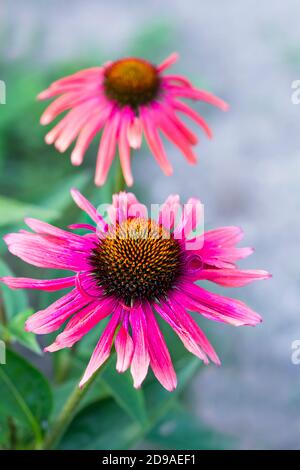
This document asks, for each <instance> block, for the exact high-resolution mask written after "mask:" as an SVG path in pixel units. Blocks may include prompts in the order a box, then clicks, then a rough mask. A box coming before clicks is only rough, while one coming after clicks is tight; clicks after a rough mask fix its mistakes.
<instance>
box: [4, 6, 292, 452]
mask: <svg viewBox="0 0 300 470" xmlns="http://www.w3.org/2000/svg"><path fill="white" fill-rule="evenodd" d="M0 4H1V19H0V25H5V27H6V28H7V27H9V28H10V30H11V31H12V32H13V34H10V36H9V38H10V42H9V44H7V45H6V46H7V50H8V51H9V55H10V57H11V58H12V59H13V58H14V57H16V58H17V57H20V56H22V54H24V53H25V51H26V50H27V48H28V47H30V44H31V43H32V41H33V40H35V41H38V40H37V39H36V37H37V36H36V33H37V32H42V33H43V39H42V40H41V41H40V43H38V44H37V45H38V49H37V50H38V52H37V53H36V57H35V59H36V60H37V61H40V62H41V63H47V64H49V63H50V64H51V63H56V62H59V61H60V60H65V59H69V58H73V57H76V56H80V57H81V56H84V55H85V54H90V52H91V50H92V51H93V53H94V54H95V53H96V52H97V50H99V55H100V51H101V60H102V57H103V56H104V58H110V57H111V58H117V57H119V56H122V55H123V54H124V53H127V54H128V53H129V54H130V53H131V51H138V50H139V46H140V44H139V32H141V31H143V30H147V28H148V29H149V31H150V30H151V28H152V27H153V28H157V31H158V35H159V34H161V37H162V39H161V40H158V41H157V46H156V43H155V41H154V44H152V47H153V48H154V50H155V54H153V52H152V56H151V57H149V58H150V59H152V58H153V59H155V60H156V61H157V62H158V61H160V60H162V59H163V58H164V56H165V55H167V54H168V53H170V52H172V51H173V50H177V51H178V52H179V53H180V56H181V60H180V61H179V62H178V63H177V64H176V65H175V66H174V69H173V70H174V71H175V70H176V71H177V72H178V73H182V74H186V75H187V76H188V77H190V78H191V79H192V80H193V81H194V82H195V83H196V84H201V85H203V87H205V88H207V89H209V90H211V91H213V92H214V93H216V94H217V95H219V96H221V97H222V98H224V99H225V100H227V101H228V102H229V103H230V105H231V108H230V110H229V112H228V113H226V114H224V113H222V112H220V111H218V110H217V109H212V108H209V106H206V105H205V104H197V105H196V108H197V110H198V111H201V112H202V113H203V114H204V115H205V117H206V118H207V120H208V122H209V123H210V125H211V127H212V129H213V131H214V139H213V140H212V141H207V140H206V139H205V136H203V139H201V142H200V144H199V146H198V148H197V149H196V151H197V153H198V155H199V157H200V158H199V159H200V162H199V165H198V166H197V167H190V166H188V165H187V164H186V162H185V160H184V159H183V158H182V156H181V155H180V154H179V153H178V152H177V150H176V149H175V148H174V147H173V146H171V145H170V146H168V147H167V149H168V152H169V155H170V158H171V160H172V163H173V164H174V170H175V171H174V176H173V177H172V178H167V177H165V176H163V174H162V173H161V172H160V170H159V168H158V167H157V166H156V164H155V163H154V161H153V159H152V157H151V155H150V153H149V152H145V153H144V155H142V154H141V153H137V154H136V155H135V157H134V176H135V180H136V181H137V184H136V186H135V188H134V189H136V190H137V191H141V188H142V189H143V191H144V197H145V199H146V201H147V202H154V203H156V202H160V201H162V200H163V199H164V198H165V197H166V196H167V195H168V194H169V193H179V194H180V195H181V197H182V198H183V199H186V198H189V197H190V196H195V197H199V198H200V199H201V200H202V201H203V203H204V205H205V215H206V228H212V227H216V226H220V225H233V224H236V225H240V226H242V227H243V228H244V229H245V232H246V236H245V243H246V244H247V245H251V246H254V247H255V248H256V252H255V253H254V255H252V257H251V258H249V260H246V261H244V262H243V263H242V265H243V266H245V267H249V268H251V267H253V268H261V269H267V270H269V271H270V272H271V273H272V274H273V279H272V280H271V281H267V282H266V281H265V282H261V283H257V284H253V285H251V286H249V287H247V288H243V289H237V290H236V291H234V290H231V291H230V292H229V291H226V293H228V294H229V295H230V296H235V297H238V298H240V299H242V300H244V301H246V302H247V303H249V304H250V305H251V306H252V307H253V308H254V309H255V310H257V311H258V312H259V313H260V314H261V315H262V316H263V318H264V322H263V324H262V325H261V326H258V327H257V328H255V329H252V328H234V327H229V326H224V325H220V324H214V325H211V324H209V322H208V321H205V320H203V321H202V322H201V325H202V326H203V329H204V330H205V331H206V332H207V333H208V335H209V337H211V338H212V341H213V343H214V346H215V348H216V350H217V351H218V353H219V355H220V357H221V360H222V363H223V364H222V367H221V368H215V367H213V366H208V367H207V368H205V369H204V368H202V369H201V371H200V373H199V376H198V377H197V378H196V379H195V380H194V383H193V386H192V389H191V391H190V394H189V401H190V402H189V406H190V408H191V409H193V410H194V411H195V413H197V414H198V415H199V417H200V418H201V419H202V420H203V421H205V422H207V423H210V424H212V425H213V426H214V427H215V428H216V429H219V430H220V431H224V432H226V433H229V434H230V435H232V436H234V437H235V438H236V439H237V446H238V447H240V448H263V449H264V448H300V439H299V434H300V412H299V410H300V365H299V366H296V365H293V364H292V362H291V352H292V350H291V343H292V342H293V341H294V340H296V339H300V321H299V319H300V306H299V304H300V302H299V300H300V299H299V297H300V296H299V281H300V276H299V263H300V257H299V254H300V253H299V251H300V249H299V234H298V231H299V227H300V221H299V202H300V190H299V172H300V161H299V156H300V105H298V106H297V105H294V104H292V102H291V94H292V89H291V84H292V81H293V80H296V79H300V29H299V14H298V13H299V2H298V1H297V0H286V1H285V2H283V1H275V0H264V1H261V2H256V1H254V0H243V2H239V1H237V0H226V1H224V0H209V1H208V0H207V1H199V0H185V1H182V0H164V1H155V0H149V1H147V0H143V1H138V0H127V1H110V2H108V1H107V2H105V1H96V0H94V1H93V0H86V1H78V0H72V1H64V0H52V1H42V0H39V1H38V0H36V1H34V0H26V1H21V0H13V1H10V0H6V1H2V2H0ZM152 39H153V37H152V36H151V35H149V40H152ZM66 158H68V157H67V156H66ZM74 171H76V169H74Z"/></svg>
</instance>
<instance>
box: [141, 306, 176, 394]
mask: <svg viewBox="0 0 300 470" xmlns="http://www.w3.org/2000/svg"><path fill="white" fill-rule="evenodd" d="M146 319H147V330H148V332H147V337H148V346H149V355H150V366H151V368H152V370H153V372H154V375H155V377H156V378H157V380H159V382H160V383H161V384H162V386H163V387H165V389H166V390H168V391H169V392H172V391H173V390H175V388H176V386H177V379H176V373H175V371H174V367H173V364H172V360H171V357H170V353H169V351H168V348H167V345H166V343H165V340H164V338H163V335H162V333H161V331H160V329H159V326H158V323H157V321H156V318H155V316H154V313H153V311H152V308H151V306H150V305H149V304H147V305H146Z"/></svg>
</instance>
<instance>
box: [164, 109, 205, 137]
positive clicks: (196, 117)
mask: <svg viewBox="0 0 300 470" xmlns="http://www.w3.org/2000/svg"><path fill="white" fill-rule="evenodd" d="M172 106H173V107H174V109H176V110H177V111H180V112H182V113H184V114H186V115H187V116H188V117H190V118H191V119H193V121H195V122H196V123H197V124H198V125H199V126H200V127H202V129H203V130H204V132H205V133H206V135H207V137H208V138H209V139H211V138H212V131H211V129H210V127H209V126H208V124H207V123H206V121H205V119H203V117H202V116H200V114H198V113H197V112H196V111H194V110H193V109H192V108H190V107H189V106H187V105H186V104H185V103H182V102H181V101H176V100H173V101H172Z"/></svg>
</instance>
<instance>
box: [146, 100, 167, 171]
mask: <svg viewBox="0 0 300 470" xmlns="http://www.w3.org/2000/svg"><path fill="white" fill-rule="evenodd" d="M140 114H141V122H142V125H143V129H144V133H145V137H146V141H147V144H148V146H149V148H150V150H151V152H152V153H153V155H154V158H155V159H156V161H157V163H158V164H159V166H160V167H161V169H162V171H163V172H164V173H165V174H166V175H167V176H170V175H171V174H172V173H173V168H172V165H171V164H170V162H169V160H168V158H167V155H166V152H165V150H164V148H163V145H162V142H161V139H160V137H159V135H158V132H157V128H156V127H155V125H154V123H153V122H154V121H153V118H152V117H151V115H150V113H149V111H148V110H147V109H146V108H143V107H142V106H141V109H140Z"/></svg>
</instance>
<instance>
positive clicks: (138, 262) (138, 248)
mask: <svg viewBox="0 0 300 470" xmlns="http://www.w3.org/2000/svg"><path fill="white" fill-rule="evenodd" d="M91 264H92V266H93V273H94V276H95V278H96V280H97V284H98V285H99V286H100V287H101V288H103V289H104V291H105V292H106V293H107V294H108V295H113V296H115V297H116V298H118V299H119V300H120V301H122V302H123V303H124V304H125V305H128V306H130V305H132V303H134V302H135V301H143V300H149V301H151V300H154V299H160V298H165V297H166V295H167V293H168V291H169V290H170V289H171V288H172V287H173V286H174V283H175V281H176V280H177V278H178V276H179V275H180V273H181V269H182V251H181V248H180V245H179V243H178V241H177V240H175V239H174V238H173V237H172V235H170V234H169V233H168V232H167V231H166V230H165V229H164V228H163V227H162V226H161V225H158V224H157V223H156V222H154V221H153V220H151V219H148V220H145V219H141V218H133V219H128V220H126V221H124V222H123V223H121V224H120V225H117V226H116V227H115V228H114V229H112V230H111V231H110V232H108V234H107V236H106V237H105V239H104V240H102V241H101V242H100V243H99V245H98V247H97V248H96V249H95V250H94V251H93V254H92V256H91Z"/></svg>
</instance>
